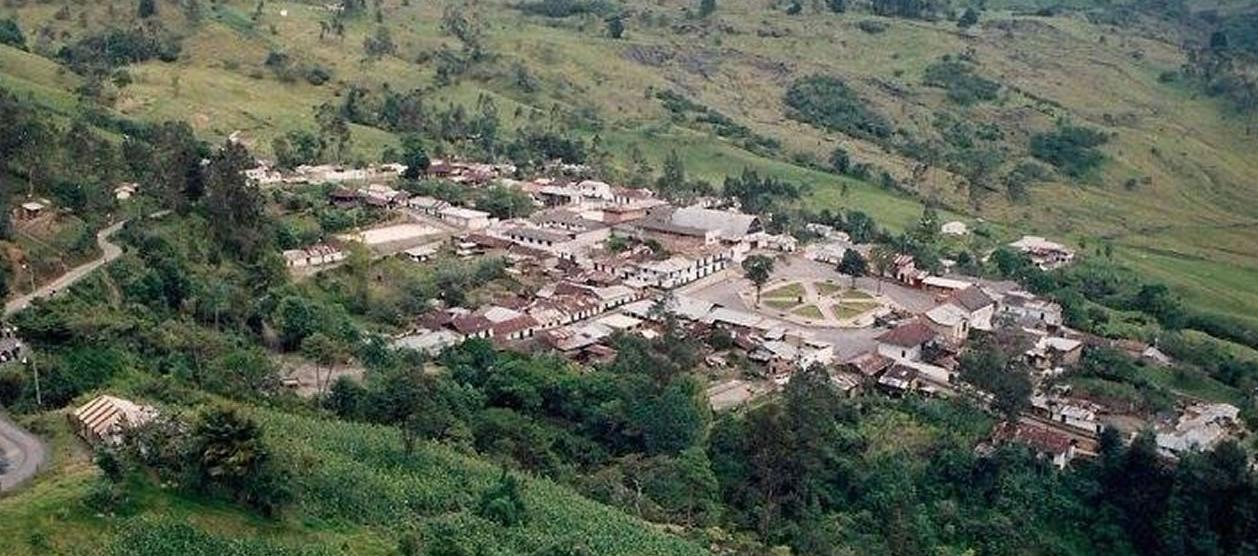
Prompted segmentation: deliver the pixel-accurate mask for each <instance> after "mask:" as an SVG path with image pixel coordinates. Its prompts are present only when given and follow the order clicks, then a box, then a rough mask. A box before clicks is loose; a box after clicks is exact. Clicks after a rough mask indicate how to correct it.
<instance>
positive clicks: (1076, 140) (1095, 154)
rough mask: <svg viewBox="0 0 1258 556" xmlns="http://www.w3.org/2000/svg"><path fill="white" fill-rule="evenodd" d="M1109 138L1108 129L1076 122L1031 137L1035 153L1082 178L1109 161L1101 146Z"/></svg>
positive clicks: (1059, 168) (1033, 154) (1032, 152)
mask: <svg viewBox="0 0 1258 556" xmlns="http://www.w3.org/2000/svg"><path fill="white" fill-rule="evenodd" d="M1107 141H1109V136H1108V135H1106V134H1105V133H1104V132H1101V131H1098V130H1095V129H1092V128H1088V127H1083V126H1074V125H1063V126H1059V127H1058V128H1057V129H1056V130H1055V131H1053V132H1050V133H1038V134H1036V135H1034V136H1032V137H1031V156H1034V157H1035V158H1038V159H1040V160H1043V161H1044V162H1047V163H1049V164H1052V165H1053V167H1055V168H1057V169H1058V170H1060V171H1061V172H1063V173H1065V174H1066V175H1068V176H1070V177H1073V178H1079V177H1082V176H1084V175H1085V174H1087V173H1088V172H1090V171H1091V170H1093V169H1095V168H1097V167H1098V166H1100V165H1101V163H1102V162H1104V161H1105V154H1104V153H1102V152H1101V151H1100V150H1099V149H1097V147H1099V146H1101V145H1104V144H1105V143H1106V142H1107Z"/></svg>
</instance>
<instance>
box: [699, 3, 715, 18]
mask: <svg viewBox="0 0 1258 556" xmlns="http://www.w3.org/2000/svg"><path fill="white" fill-rule="evenodd" d="M714 12H716V0H699V17H708V16H710V15H712V14H713V13H714Z"/></svg>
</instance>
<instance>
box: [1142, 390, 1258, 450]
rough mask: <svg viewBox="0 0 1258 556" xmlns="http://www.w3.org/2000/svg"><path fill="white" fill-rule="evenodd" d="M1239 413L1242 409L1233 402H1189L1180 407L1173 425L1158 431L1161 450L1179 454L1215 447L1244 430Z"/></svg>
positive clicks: (1159, 448) (1158, 442)
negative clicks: (1232, 403)
mask: <svg viewBox="0 0 1258 556" xmlns="http://www.w3.org/2000/svg"><path fill="white" fill-rule="evenodd" d="M1239 416H1240V409H1239V408H1237V407H1236V406H1234V405H1231V404H1226V403H1194V404H1190V405H1188V406H1186V407H1184V408H1183V409H1182V410H1181V411H1180V414H1179V416H1178V418H1177V419H1176V422H1175V424H1174V426H1173V427H1169V428H1164V429H1163V431H1161V432H1158V435H1157V444H1158V450H1159V451H1160V452H1162V453H1163V454H1165V455H1168V456H1180V455H1183V454H1184V453H1187V452H1191V451H1194V450H1209V449H1211V448H1214V447H1215V446H1216V445H1218V444H1219V443H1220V442H1223V441H1224V440H1227V439H1228V438H1232V437H1235V436H1237V435H1238V434H1239V433H1240V432H1242V431H1243V430H1244V427H1243V426H1242V425H1241V423H1240V421H1239V420H1238V418H1239Z"/></svg>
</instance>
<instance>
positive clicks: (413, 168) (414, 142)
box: [400, 135, 431, 180]
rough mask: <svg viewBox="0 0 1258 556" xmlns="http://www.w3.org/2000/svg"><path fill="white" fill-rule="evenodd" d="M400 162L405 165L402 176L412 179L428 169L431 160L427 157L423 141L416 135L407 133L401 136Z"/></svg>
mask: <svg viewBox="0 0 1258 556" xmlns="http://www.w3.org/2000/svg"><path fill="white" fill-rule="evenodd" d="M400 162H401V163H402V164H405V165H406V172H405V173H403V174H402V177H404V178H406V179H408V180H413V179H418V178H419V176H421V175H423V173H424V172H426V171H427V170H428V165H429V163H430V162H431V161H430V160H429V158H428V152H427V151H426V150H425V148H424V141H423V139H422V138H420V137H419V136H418V135H407V136H405V137H403V138H402V160H401V161H400Z"/></svg>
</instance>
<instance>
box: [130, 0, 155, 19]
mask: <svg viewBox="0 0 1258 556" xmlns="http://www.w3.org/2000/svg"><path fill="white" fill-rule="evenodd" d="M135 15H136V17H139V18H140V19H147V18H150V17H153V16H155V15H157V0H140V3H139V4H138V5H137V6H136V8H135Z"/></svg>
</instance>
